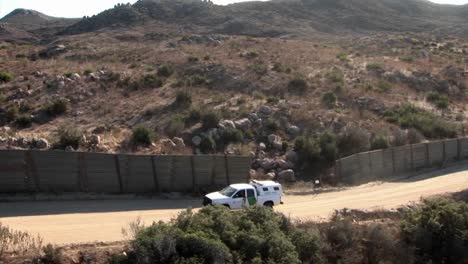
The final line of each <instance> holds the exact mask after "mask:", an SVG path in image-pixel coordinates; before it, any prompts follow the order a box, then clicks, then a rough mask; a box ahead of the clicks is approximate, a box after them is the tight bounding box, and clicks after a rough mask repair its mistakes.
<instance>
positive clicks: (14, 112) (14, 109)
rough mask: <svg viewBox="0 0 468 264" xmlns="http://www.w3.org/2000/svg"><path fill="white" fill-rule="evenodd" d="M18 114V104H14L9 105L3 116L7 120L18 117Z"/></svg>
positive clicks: (10, 120) (11, 120)
mask: <svg viewBox="0 0 468 264" xmlns="http://www.w3.org/2000/svg"><path fill="white" fill-rule="evenodd" d="M18 115H19V109H18V106H16V105H13V106H11V107H9V108H8V110H7V111H6V113H5V117H6V120H7V121H8V122H13V121H15V120H16V119H17V118H18Z"/></svg>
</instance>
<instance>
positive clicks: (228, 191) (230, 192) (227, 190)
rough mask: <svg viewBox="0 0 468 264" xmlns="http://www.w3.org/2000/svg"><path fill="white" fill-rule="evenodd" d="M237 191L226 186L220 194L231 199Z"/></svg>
mask: <svg viewBox="0 0 468 264" xmlns="http://www.w3.org/2000/svg"><path fill="white" fill-rule="evenodd" d="M236 191H237V190H236V189H234V188H232V187H231V186H228V187H226V188H224V189H222V190H221V191H220V193H221V194H222V195H224V196H227V197H231V196H232V195H233V194H234V193H235V192H236Z"/></svg>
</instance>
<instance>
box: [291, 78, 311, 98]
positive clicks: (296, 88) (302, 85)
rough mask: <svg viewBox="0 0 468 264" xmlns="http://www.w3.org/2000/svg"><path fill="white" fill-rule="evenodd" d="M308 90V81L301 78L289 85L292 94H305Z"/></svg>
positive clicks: (293, 80) (295, 79)
mask: <svg viewBox="0 0 468 264" xmlns="http://www.w3.org/2000/svg"><path fill="white" fill-rule="evenodd" d="M308 88H309V85H308V84H307V81H306V80H305V79H303V78H301V77H297V78H294V79H292V80H290V81H289V83H288V91H289V92H290V93H296V94H304V93H305V92H307V90H308Z"/></svg>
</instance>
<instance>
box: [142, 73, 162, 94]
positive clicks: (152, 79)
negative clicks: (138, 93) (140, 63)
mask: <svg viewBox="0 0 468 264" xmlns="http://www.w3.org/2000/svg"><path fill="white" fill-rule="evenodd" d="M162 85H163V82H162V81H161V79H159V78H158V77H157V76H155V75H153V74H147V75H145V76H143V77H142V78H141V80H140V83H139V85H138V86H139V88H140V87H141V88H158V87H161V86H162ZM136 90H138V89H136Z"/></svg>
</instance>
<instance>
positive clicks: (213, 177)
mask: <svg viewBox="0 0 468 264" xmlns="http://www.w3.org/2000/svg"><path fill="white" fill-rule="evenodd" d="M211 159H212V162H213V166H211V185H212V186H214V185H215V184H216V156H214V155H212V156H211Z"/></svg>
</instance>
